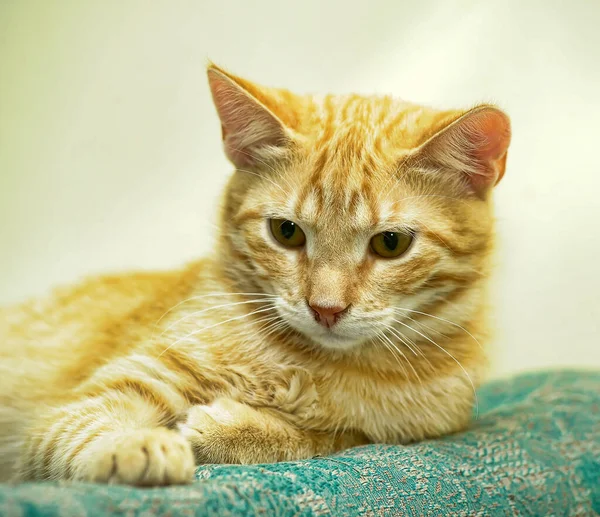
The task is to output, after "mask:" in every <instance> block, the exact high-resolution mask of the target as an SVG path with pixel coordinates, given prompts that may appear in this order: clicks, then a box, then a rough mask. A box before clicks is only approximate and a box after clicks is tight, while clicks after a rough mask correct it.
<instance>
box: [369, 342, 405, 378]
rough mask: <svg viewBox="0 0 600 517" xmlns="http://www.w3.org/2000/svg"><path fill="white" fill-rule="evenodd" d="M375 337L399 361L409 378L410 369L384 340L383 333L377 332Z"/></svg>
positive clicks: (403, 371)
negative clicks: (407, 368) (408, 369)
mask: <svg viewBox="0 0 600 517" xmlns="http://www.w3.org/2000/svg"><path fill="white" fill-rule="evenodd" d="M375 337H376V338H377V340H378V341H379V342H380V343H381V344H382V345H383V346H384V347H385V348H386V349H387V351H388V352H389V353H390V354H391V355H392V357H393V358H394V359H395V360H396V361H397V362H398V365H399V366H400V368H402V373H404V377H406V378H407V379H408V371H407V370H406V368H405V367H404V364H402V361H400V358H399V357H398V356H397V355H396V354H394V351H393V350H392V349H391V348H390V346H389V345H388V344H387V343H386V342H385V341H384V340H383V334H377V335H376V336H375Z"/></svg>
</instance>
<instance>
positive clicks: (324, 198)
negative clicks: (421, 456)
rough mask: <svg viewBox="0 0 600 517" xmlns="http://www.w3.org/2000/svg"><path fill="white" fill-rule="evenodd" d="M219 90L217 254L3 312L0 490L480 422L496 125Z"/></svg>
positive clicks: (263, 458)
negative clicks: (19, 483)
mask: <svg viewBox="0 0 600 517" xmlns="http://www.w3.org/2000/svg"><path fill="white" fill-rule="evenodd" d="M208 77H209V82H210V87H211V91H212V95H213V99H214V102H215V105H216V107H217V111H218V114H219V117H220V119H221V123H222V128H223V141H224V147H225V152H226V153H227V156H228V157H229V159H230V160H231V161H232V162H233V164H234V165H235V173H234V175H233V176H232V178H231V181H230V182H229V185H228V187H227V189H226V192H225V198H224V204H223V209H222V214H221V231H220V239H219V242H218V245H217V247H216V250H215V254H214V256H212V257H209V258H206V259H204V260H201V261H198V262H196V263H193V264H191V265H189V266H187V267H185V268H184V269H182V270H179V271H175V272H169V273H156V274H149V273H140V274H131V275H121V276H107V277H101V278H94V279H91V280H88V281H86V282H84V283H82V284H80V285H78V286H76V287H73V288H68V289H62V290H58V291H56V292H55V293H53V294H52V296H50V297H49V298H47V299H44V300H38V301H32V302H28V303H25V304H23V305H20V306H16V307H12V308H7V309H4V310H3V311H2V312H0V359H1V364H0V426H1V428H0V470H1V472H2V474H3V475H4V477H5V478H6V477H10V476H14V477H15V478H16V479H18V480H33V479H76V480H86V481H96V482H114V483H129V484H134V485H164V484H174V483H184V482H188V481H190V480H191V479H192V475H193V469H194V464H195V463H205V462H222V463H254V462H274V461H282V460H293V459H299V458H309V457H311V456H314V455H317V454H328V453H331V452H334V451H336V450H339V449H342V448H346V447H350V446H353V445H356V444H363V443H369V442H388V443H406V442H411V441H414V440H421V439H423V438H429V437H436V436H440V435H443V434H445V433H452V432H454V431H458V430H460V429H462V428H464V427H465V426H466V425H467V424H468V422H469V419H470V415H471V411H472V407H473V403H474V390H475V388H476V386H477V385H478V383H479V382H480V378H481V374H482V371H483V368H484V365H485V359H484V352H483V351H482V348H481V346H480V344H479V343H480V341H481V338H482V337H484V334H485V318H484V305H485V290H486V282H487V279H488V276H489V257H490V252H491V251H492V247H493V217H492V210H491V203H490V194H491V190H492V188H493V186H494V185H495V184H496V183H498V181H499V180H500V179H501V178H502V175H503V174H504V168H505V161H506V153H507V148H508V145H509V140H510V125H509V120H508V118H507V117H506V115H505V114H503V113H502V112H501V111H500V110H498V109H497V108H495V107H493V106H487V105H485V106H478V107H476V108H474V109H471V110H467V111H436V110H433V109H429V108H426V107H422V106H417V105H413V104H409V103H406V102H402V101H399V100H396V99H393V98H391V97H362V96H358V95H348V96H334V95H328V96H324V97H316V96H301V95H295V94H292V93H290V92H288V91H283V90H277V89H271V88H265V87H261V86H258V85H256V84H253V83H250V82H248V81H246V80H243V79H240V78H238V77H235V76H233V75H231V74H229V73H227V72H225V71H223V70H221V69H220V68H218V67H216V66H214V65H210V66H209V68H208Z"/></svg>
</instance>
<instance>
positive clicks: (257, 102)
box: [207, 64, 291, 168]
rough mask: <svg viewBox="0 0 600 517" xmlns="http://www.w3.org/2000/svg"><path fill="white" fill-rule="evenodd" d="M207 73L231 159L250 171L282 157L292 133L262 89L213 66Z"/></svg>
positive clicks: (228, 155) (225, 146) (226, 152)
mask: <svg viewBox="0 0 600 517" xmlns="http://www.w3.org/2000/svg"><path fill="white" fill-rule="evenodd" d="M207 73H208V83H209V85H210V91H211V93H212V97H213V101H214V103H215V107H216V108H217V113H218V115H219V118H220V119H221V128H222V135H223V147H224V148H225V154H226V155H227V157H228V158H229V160H230V161H231V162H232V163H233V164H234V165H235V166H236V167H237V168H244V167H246V168H248V167H252V166H253V165H255V164H257V163H261V162H265V161H267V160H271V159H273V158H277V157H278V156H280V155H281V154H282V153H283V152H284V151H285V148H286V145H287V144H288V143H289V141H290V138H291V132H290V130H289V129H288V128H287V127H286V126H285V125H284V123H283V122H282V121H281V120H280V119H279V118H278V117H277V115H275V113H274V112H273V111H272V110H271V109H270V108H269V107H267V105H266V103H265V101H266V100H267V99H266V97H265V94H264V93H263V92H262V91H261V88H260V87H258V86H256V85H254V84H252V83H250V82H249V81H245V80H243V79H241V78H239V77H236V76H234V75H231V74H229V73H227V72H225V71H224V70H222V69H221V68H219V67H217V66H215V65H213V64H210V65H209V66H208V70H207Z"/></svg>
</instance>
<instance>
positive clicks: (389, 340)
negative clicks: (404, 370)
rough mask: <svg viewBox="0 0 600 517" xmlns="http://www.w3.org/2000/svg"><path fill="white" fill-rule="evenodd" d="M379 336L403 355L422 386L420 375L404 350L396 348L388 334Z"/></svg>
mask: <svg viewBox="0 0 600 517" xmlns="http://www.w3.org/2000/svg"><path fill="white" fill-rule="evenodd" d="M381 337H383V338H384V339H385V340H386V341H387V342H388V343H389V344H390V346H391V347H392V348H393V349H394V350H396V351H397V352H398V353H399V354H400V355H401V356H402V357H403V358H404V359H405V360H406V362H407V363H408V366H410V368H411V369H412V371H413V372H414V374H415V376H416V377H417V380H418V381H419V384H420V385H421V386H423V381H422V380H421V377H420V376H419V374H418V373H417V370H416V369H415V367H414V366H413V364H412V362H411V361H410V359H409V358H408V356H407V355H406V354H405V353H404V352H402V350H400V349H399V348H398V347H397V346H396V345H395V344H394V343H393V341H392V340H391V339H390V338H389V337H388V336H386V335H385V334H382V335H381Z"/></svg>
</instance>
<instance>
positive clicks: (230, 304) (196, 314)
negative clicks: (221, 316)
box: [158, 298, 274, 338]
mask: <svg viewBox="0 0 600 517" xmlns="http://www.w3.org/2000/svg"><path fill="white" fill-rule="evenodd" d="M249 303H267V302H266V301H265V299H264V298H263V299H262V300H260V299H259V300H246V301H243V302H232V303H223V304H221V305H213V306H212V307H207V308H206V309H202V310H200V311H194V312H190V313H188V314H186V315H185V316H183V317H182V318H179V319H178V320H177V321H174V322H173V323H171V324H170V325H169V326H168V327H167V328H166V329H164V330H163V331H162V332H161V333H160V334H159V335H158V337H159V338H160V337H161V336H162V335H163V334H165V333H166V332H168V331H169V330H171V329H172V328H173V327H175V326H176V325H178V324H179V323H181V322H182V321H184V320H186V319H188V318H192V317H194V316H200V315H201V314H204V313H206V312H209V311H214V310H217V309H224V308H227V307H235V306H236V305H247V304H249ZM270 305H272V306H273V307H274V305H273V304H270Z"/></svg>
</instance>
